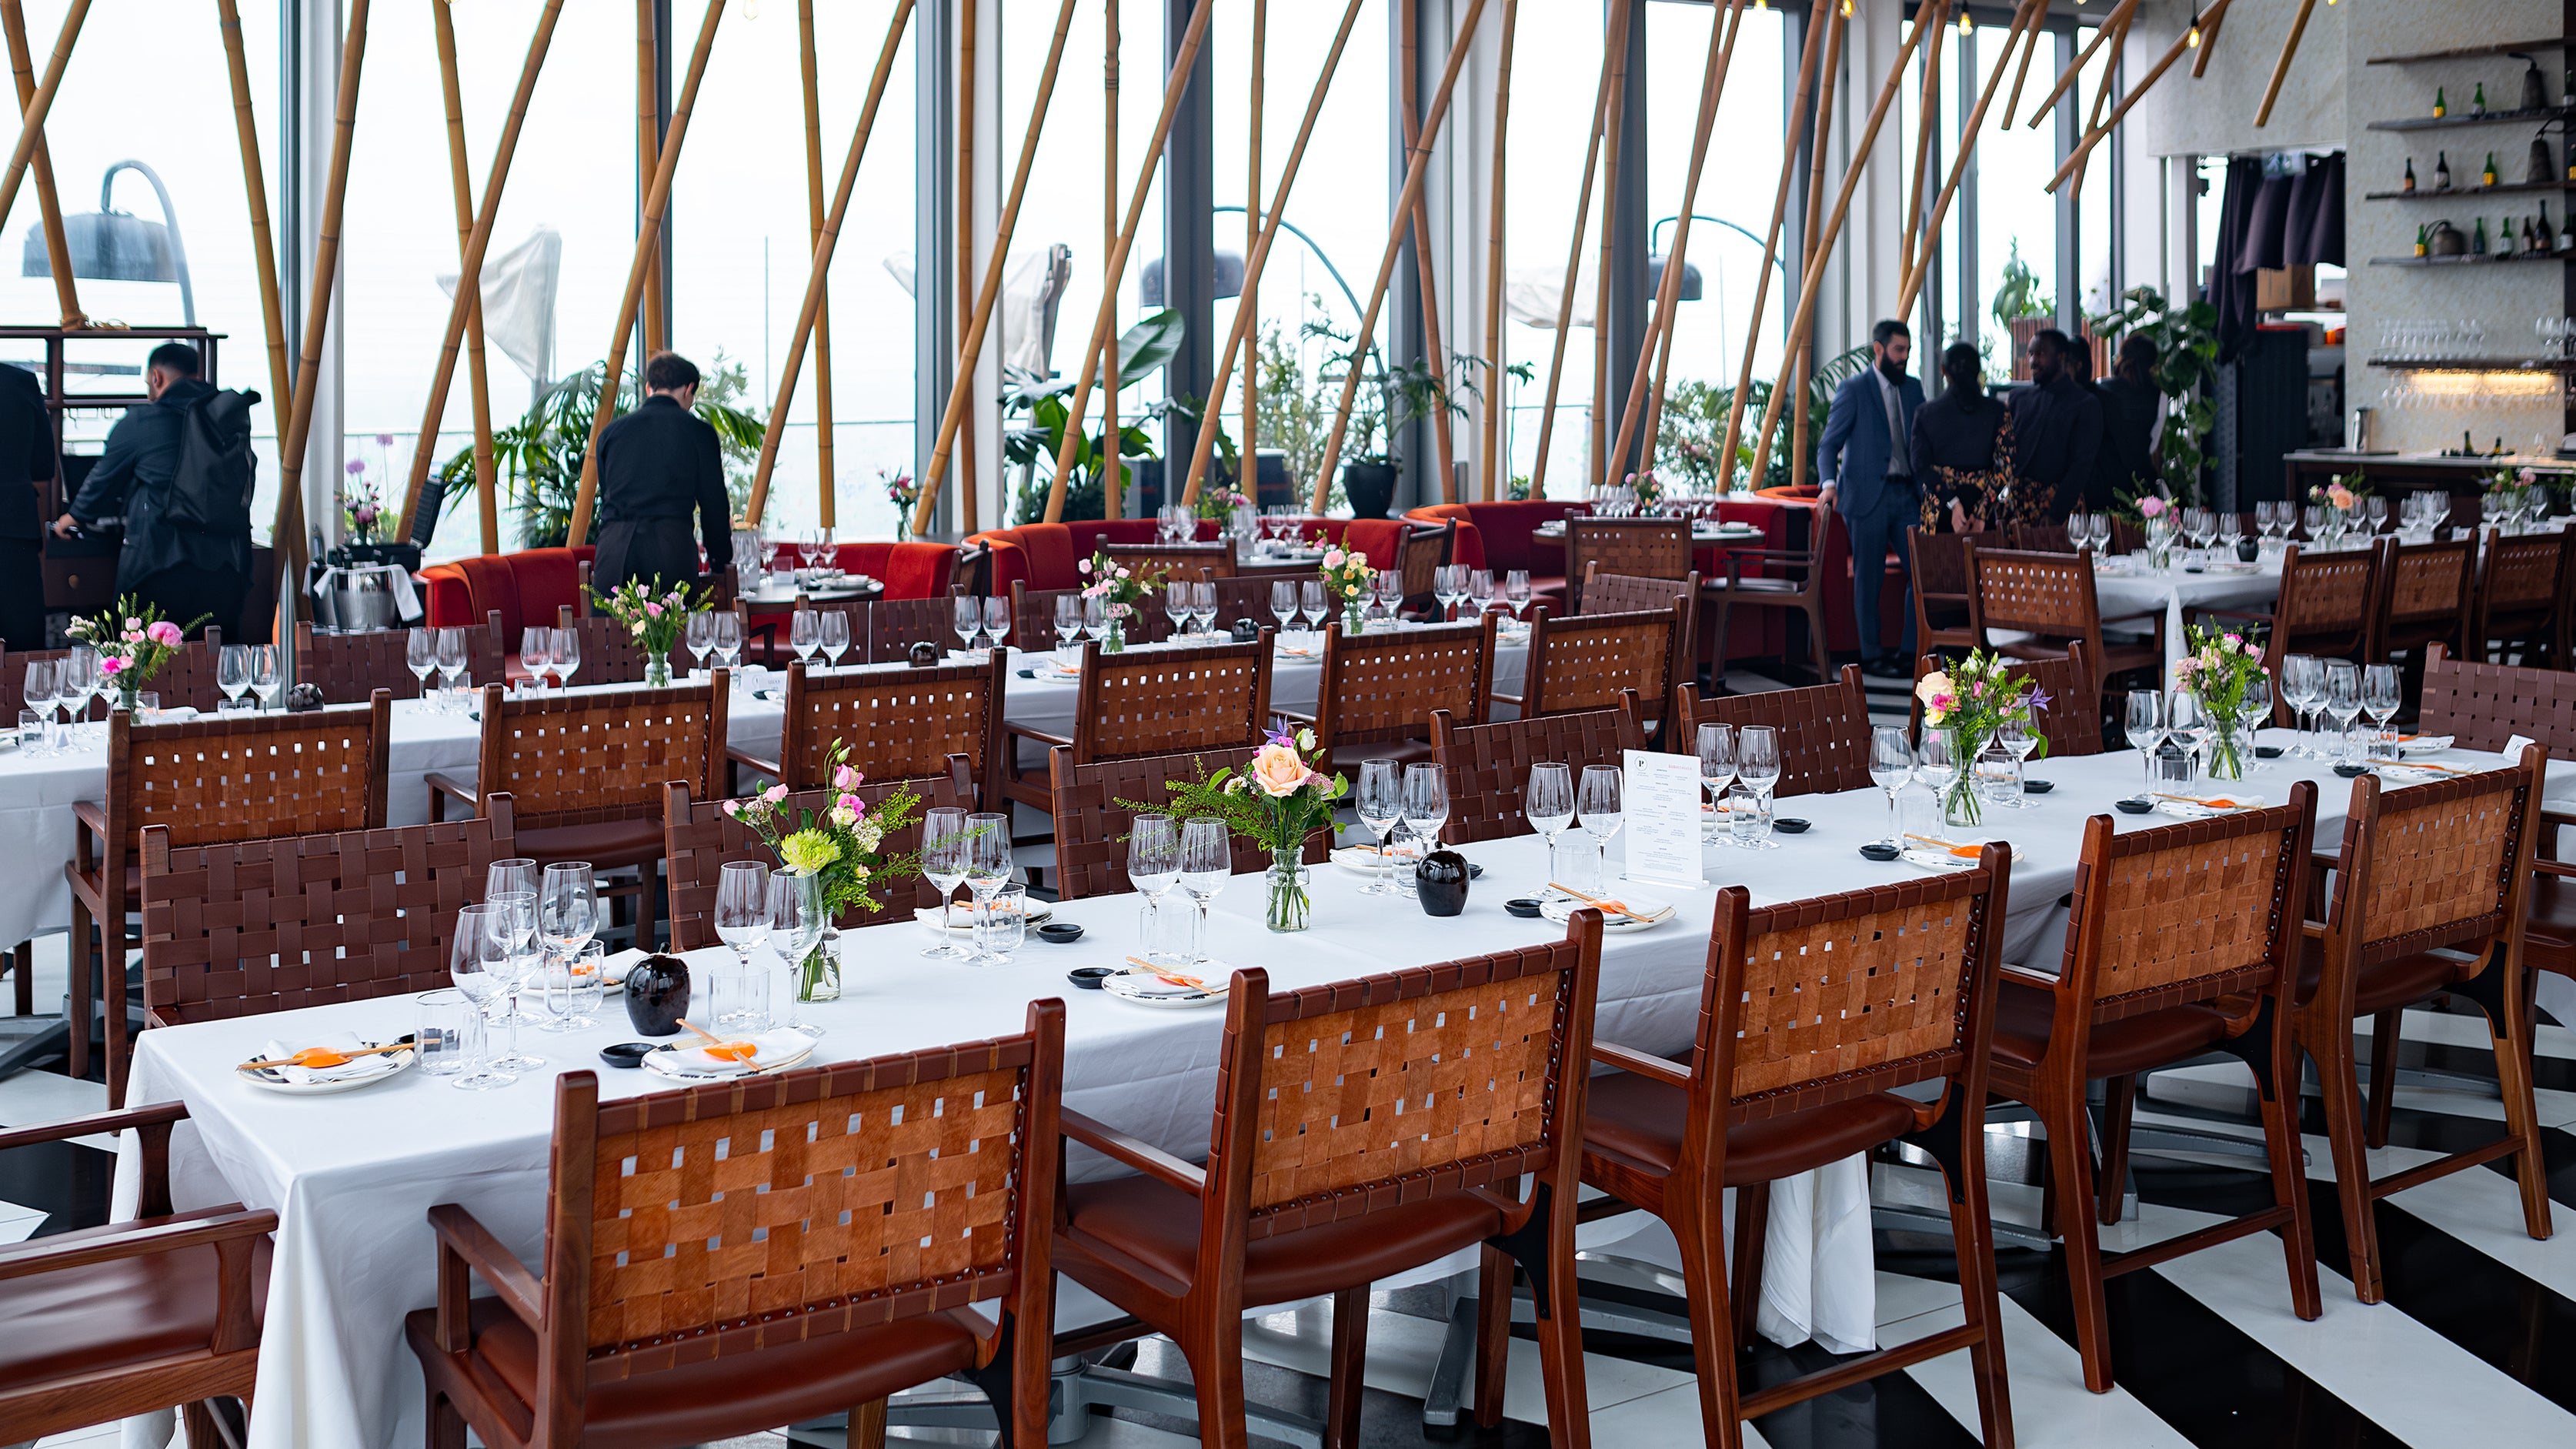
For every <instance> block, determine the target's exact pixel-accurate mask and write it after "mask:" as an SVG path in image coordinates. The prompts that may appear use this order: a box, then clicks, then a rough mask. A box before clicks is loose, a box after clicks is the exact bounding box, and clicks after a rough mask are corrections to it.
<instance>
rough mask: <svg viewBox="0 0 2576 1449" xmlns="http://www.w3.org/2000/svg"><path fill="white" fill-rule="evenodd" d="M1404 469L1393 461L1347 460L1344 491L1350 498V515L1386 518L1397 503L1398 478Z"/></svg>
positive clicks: (1344, 469) (1344, 473) (1343, 469)
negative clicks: (1392, 505)
mask: <svg viewBox="0 0 2576 1449" xmlns="http://www.w3.org/2000/svg"><path fill="white" fill-rule="evenodd" d="M1400 476H1401V470H1400V469H1398V468H1397V467H1396V466H1395V465H1394V464H1393V463H1344V464H1343V465H1342V492H1343V493H1344V494H1345V495H1347V496H1348V497H1349V498H1350V500H1351V517H1353V518H1384V517H1386V510H1387V508H1388V506H1389V505H1391V504H1393V503H1394V502H1395V480H1396V479H1397V478H1398V477H1400Z"/></svg>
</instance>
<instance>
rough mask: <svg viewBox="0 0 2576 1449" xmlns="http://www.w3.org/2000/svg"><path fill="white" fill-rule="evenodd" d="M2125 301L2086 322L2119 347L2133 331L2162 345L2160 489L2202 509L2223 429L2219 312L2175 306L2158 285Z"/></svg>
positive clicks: (2203, 305) (2202, 305)
mask: <svg viewBox="0 0 2576 1449" xmlns="http://www.w3.org/2000/svg"><path fill="white" fill-rule="evenodd" d="M2120 303H2121V305H2120V306H2119V307H2118V308H2117V309H2115V310H2113V311H2109V312H2105V313H2103V314H2101V315H2100V316H2098V317H2089V318H2087V319H2085V321H2086V325H2087V326H2088V327H2089V328H2090V329H2091V330H2092V332H2093V334H2094V335H2095V336H2097V337H2107V338H2109V339H2110V340H2111V341H2112V342H2113V343H2114V344H2115V345H2116V344H2117V343H2118V342H2119V340H2120V339H2121V337H2123V336H2124V335H2126V334H2128V333H2132V332H2134V333H2136V334H2138V335H2139V336H2141V337H2144V338H2146V339H2147V340H2149V341H2151V342H2153V343H2155V344H2156V375H2155V383H2156V390H2157V391H2159V392H2161V393H2163V394H2164V396H2165V424H2164V434H2163V438H2162V440H2161V442H2160V443H2159V445H2158V446H2159V447H2160V449H2161V450H2162V453H2163V461H2164V467H2163V477H2162V478H2161V480H2160V486H2161V487H2162V489H2163V490H2164V492H2165V493H2166V495H2167V496H2168V497H2171V498H2174V499H2176V500H2179V501H2181V502H2183V503H2187V504H2191V505H2193V506H2195V507H2197V506H2199V504H2200V502H2201V488H2200V477H2201V470H2202V468H2203V467H2205V466H2206V465H2207V462H2208V452H2207V445H2208V441H2209V434H2210V430H2211V429H2212V428H2214V427H2216V426H2217V425H2218V408H2217V405H2216V404H2215V403H2212V402H2211V401H2210V398H2209V389H2210V386H2211V384H2213V383H2215V382H2216V381H2217V380H2218V309H2217V308H2215V307H2213V306H2211V305H2209V304H2208V303H2207V302H2194V303H2191V304H2190V305H2188V306H2185V307H2174V306H2171V305H2169V304H2168V303H2167V302H2166V301H2165V297H2164V294H2163V293H2162V292H2159V291H2157V290H2156V289H2155V288H2153V287H2131V288H2130V289H2129V290H2128V291H2126V292H2123V293H2121V294H2120Z"/></svg>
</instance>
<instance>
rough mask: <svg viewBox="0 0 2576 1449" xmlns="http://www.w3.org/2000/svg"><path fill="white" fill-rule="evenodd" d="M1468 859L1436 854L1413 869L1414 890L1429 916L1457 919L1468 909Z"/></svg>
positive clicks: (1450, 853)
mask: <svg viewBox="0 0 2576 1449" xmlns="http://www.w3.org/2000/svg"><path fill="white" fill-rule="evenodd" d="M1467 875H1468V871H1467V857H1465V856H1463V855H1460V854H1459V853H1458V852H1456V851H1454V850H1435V851H1433V852H1431V853H1430V854H1429V855H1426V856H1424V857H1422V861H1421V863H1420V864H1418V865H1416V866H1414V868H1413V889H1414V896H1415V898H1416V899H1418V900H1420V901H1421V902H1422V913H1423V914H1424V915H1426V916H1454V915H1456V914H1458V913H1459V912H1460V911H1463V910H1465V909H1467Z"/></svg>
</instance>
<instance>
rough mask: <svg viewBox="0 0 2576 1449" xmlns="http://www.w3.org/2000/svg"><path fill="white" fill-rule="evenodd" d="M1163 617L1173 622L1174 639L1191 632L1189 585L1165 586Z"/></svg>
mask: <svg viewBox="0 0 2576 1449" xmlns="http://www.w3.org/2000/svg"><path fill="white" fill-rule="evenodd" d="M1163 617H1164V618H1166V619H1168V620H1170V621H1171V624H1172V637H1174V638H1176V639H1177V638H1179V637H1180V636H1182V635H1184V634H1187V633H1188V632H1190V586H1189V585H1187V584H1165V585H1164V586H1163Z"/></svg>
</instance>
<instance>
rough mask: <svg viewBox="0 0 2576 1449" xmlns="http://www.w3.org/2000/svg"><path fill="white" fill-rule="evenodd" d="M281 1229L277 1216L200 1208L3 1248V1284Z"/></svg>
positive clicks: (0, 1255) (0, 1267)
mask: <svg viewBox="0 0 2576 1449" xmlns="http://www.w3.org/2000/svg"><path fill="white" fill-rule="evenodd" d="M275 1231H277V1214H275V1213H273V1212H268V1211H265V1210H263V1211H260V1212H252V1211H249V1210H248V1209H246V1208H243V1207H241V1206H239V1205H234V1206H231V1207H219V1208H200V1209H198V1210H196V1211H194V1212H185V1213H176V1214H173V1215H172V1216H169V1217H166V1218H160V1219H156V1220H154V1221H152V1222H149V1223H144V1224H139V1225H137V1226H134V1227H132V1228H128V1229H126V1230H124V1231H120V1232H110V1233H101V1234H98V1235H97V1236H95V1237H80V1238H74V1239H71V1240H69V1241H66V1240H64V1239H61V1238H33V1239H30V1240H28V1241H27V1242H24V1243H20V1244H17V1245H15V1246H13V1247H8V1248H0V1281H6V1280H8V1279H11V1278H26V1277H32V1276H34V1275H36V1274H38V1273H51V1272H55V1271H57V1270H60V1269H65V1268H87V1267H93V1266H95V1265H97V1264H100V1263H113V1262H117V1261H119V1260H121V1259H127V1258H142V1257H148V1256H150V1255H152V1254H154V1253H172V1252H177V1251H178V1250H180V1249H182V1248H203V1247H210V1246H212V1245H214V1244H216V1243H226V1242H236V1241H242V1240H246V1239H250V1238H257V1237H261V1236H264V1235H266V1234H269V1233H273V1232H275Z"/></svg>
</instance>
